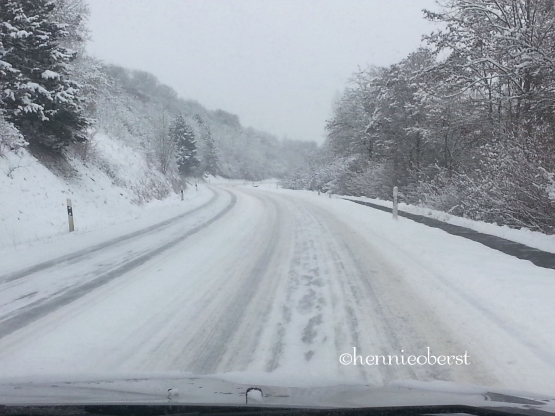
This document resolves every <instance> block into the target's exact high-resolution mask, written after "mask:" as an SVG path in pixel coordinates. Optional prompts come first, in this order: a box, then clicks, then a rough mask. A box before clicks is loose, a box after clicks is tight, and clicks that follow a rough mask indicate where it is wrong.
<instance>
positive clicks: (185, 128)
mask: <svg viewBox="0 0 555 416" xmlns="http://www.w3.org/2000/svg"><path fill="white" fill-rule="evenodd" d="M169 137H170V138H171V140H172V141H173V142H174V143H175V146H176V152H175V154H176V160H177V166H178V168H179V173H180V174H181V175H183V176H189V175H191V174H192V173H193V171H194V169H195V168H196V167H197V166H199V161H198V159H197V142H196V138H195V132H194V131H193V128H192V127H191V126H190V125H189V124H188V123H187V122H186V121H185V119H184V118H183V116H182V115H178V116H177V117H176V118H175V119H174V120H173V121H172V123H171V125H170V128H169Z"/></svg>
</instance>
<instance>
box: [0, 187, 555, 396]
mask: <svg viewBox="0 0 555 416" xmlns="http://www.w3.org/2000/svg"><path fill="white" fill-rule="evenodd" d="M209 188H210V189H209V190H206V192H205V193H204V194H203V195H205V198H204V199H199V201H197V202H198V203H197V205H196V206H194V207H192V206H191V207H188V208H182V211H181V212H180V213H179V216H178V217H177V218H176V219H175V220H173V221H163V222H162V223H161V224H160V225H157V226H153V225H150V227H149V228H148V229H144V230H142V231H141V230H136V229H135V230H133V233H130V232H128V233H127V234H122V235H120V236H118V237H114V238H111V239H108V241H102V242H101V241H100V240H99V241H96V242H94V244H93V242H92V241H89V240H90V239H89V240H87V243H86V244H85V243H81V245H79V237H80V236H75V238H76V239H77V240H76V242H75V245H74V249H73V250H71V249H70V248H66V252H65V253H57V255H56V256H54V258H45V256H44V255H43V256H42V257H40V256H31V254H32V253H30V252H26V251H25V250H23V251H21V250H20V251H15V250H14V252H13V253H12V255H10V256H9V259H8V257H7V254H6V253H7V252H3V253H2V255H3V256H6V257H5V258H4V259H3V260H2V263H3V264H6V265H7V264H9V268H8V267H5V268H4V269H3V270H0V376H1V377H12V376H22V375H33V374H36V375H49V374H52V375H54V374H55V375H59V374H67V375H72V374H73V375H86V374H99V373H109V374H114V373H120V374H123V373H125V374H129V373H148V372H157V373H159V372H164V371H191V372H194V373H202V374H211V373H223V372H230V371H249V372H262V373H272V374H274V375H276V377H281V379H282V380H285V384H286V383H287V380H288V378H290V379H291V380H292V383H293V382H294V381H293V380H298V379H299V378H306V379H313V380H320V381H321V380H328V381H333V380H336V381H338V382H346V381H351V382H360V383H365V384H378V385H382V384H384V383H388V382H390V381H393V380H399V379H417V380H424V381H427V380H438V379H439V380H447V381H454V382H459V383H471V384H479V385H486V386H492V387H505V388H514V389H519V390H528V391H534V392H538V393H548V394H550V393H552V392H553V391H555V348H554V346H555V325H553V322H552V319H553V317H554V316H555V306H554V305H555V302H554V301H553V300H554V299H555V271H553V270H546V269H541V268H538V267H535V266H533V265H532V264H531V263H529V262H527V261H523V260H518V259H515V258H512V257H510V256H507V255H505V254H502V253H499V252H497V251H495V250H492V249H489V248H487V247H484V246H482V245H480V244H478V243H475V242H472V241H468V240H464V239H462V238H460V237H456V236H452V235H448V234H446V233H444V232H443V231H441V230H437V229H430V228H427V227H425V226H423V225H420V224H415V223H413V222H411V221H410V220H406V219H400V221H398V222H394V221H393V220H391V218H390V216H389V215H388V214H386V213H383V212H379V211H375V210H371V209H368V208H366V207H363V206H359V205H356V204H353V203H350V202H348V201H343V200H339V199H328V198H327V196H324V195H322V196H317V195H316V194H314V193H310V192H295V191H286V190H276V189H273V188H274V185H267V184H266V185H261V186H260V187H258V188H254V187H249V186H239V185H218V186H210V187H209ZM83 238H84V236H83ZM83 241H84V240H83ZM34 250H35V251H34V252H37V248H36V247H35V248H34ZM353 347H356V348H357V354H360V355H361V356H362V357H366V356H367V355H397V356H399V357H400V356H401V355H405V356H409V355H411V354H414V355H420V354H426V351H427V348H430V350H431V352H432V354H435V355H462V354H464V353H465V352H467V354H468V356H469V357H470V365H360V362H359V363H358V364H357V365H353V364H351V365H342V364H340V362H339V357H340V356H341V355H342V354H345V353H350V354H352V353H353Z"/></svg>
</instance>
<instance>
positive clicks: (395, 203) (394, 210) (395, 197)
mask: <svg viewBox="0 0 555 416" xmlns="http://www.w3.org/2000/svg"><path fill="white" fill-rule="evenodd" d="M392 212H393V219H394V220H396V219H397V187H396V186H395V187H394V188H393V210H392Z"/></svg>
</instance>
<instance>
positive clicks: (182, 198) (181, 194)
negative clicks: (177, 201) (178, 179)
mask: <svg viewBox="0 0 555 416" xmlns="http://www.w3.org/2000/svg"><path fill="white" fill-rule="evenodd" d="M181 200H182V201H183V188H181Z"/></svg>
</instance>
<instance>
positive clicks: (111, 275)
mask: <svg viewBox="0 0 555 416" xmlns="http://www.w3.org/2000/svg"><path fill="white" fill-rule="evenodd" d="M226 193H228V194H230V195H231V201H230V202H229V203H228V204H227V206H226V207H225V208H224V209H223V210H222V211H220V212H219V213H218V214H217V215H215V216H214V217H212V218H211V219H209V220H208V221H206V222H204V223H203V224H200V225H198V226H196V227H194V228H192V229H191V230H189V231H187V232H185V233H184V234H182V235H180V236H179V237H177V238H174V239H173V240H171V241H169V242H167V243H165V244H163V245H161V246H159V247H157V248H156V249H153V250H150V251H149V252H147V253H145V254H143V255H140V256H138V257H135V258H133V259H132V260H130V261H128V262H126V263H124V264H123V265H121V266H119V267H117V268H115V269H113V270H110V271H108V272H106V273H103V274H101V275H99V276H98V277H97V278H95V279H94V280H92V281H89V282H87V283H85V284H82V285H80V286H78V287H75V288H72V289H70V290H67V291H65V292H64V293H62V294H60V295H59V296H57V297H54V298H48V299H46V300H44V301H37V302H36V303H32V304H30V305H28V306H27V307H24V308H22V309H21V310H19V311H18V314H17V315H15V316H12V317H10V318H8V319H5V320H3V321H2V323H1V326H0V338H3V337H5V336H7V335H9V334H11V333H13V332H15V331H17V330H18V329H20V328H23V327H25V326H26V325H28V324H30V323H32V322H33V321H36V320H37V319H39V318H42V317H43V316H45V315H48V314H49V313H52V312H54V311H56V310H58V309H59V308H61V307H63V306H65V305H67V304H69V303H71V302H73V301H75V300H76V299H79V298H80V297H82V296H85V295H86V294H88V293H90V292H91V291H93V290H94V289H97V288H99V287H101V286H103V285H105V284H107V283H108V282H110V281H112V280H114V279H116V278H118V277H120V276H121V275H123V274H125V273H127V272H129V271H131V270H133V269H135V268H137V267H139V266H141V265H142V264H144V263H146V262H147V261H149V260H151V259H153V258H155V257H156V256H157V255H159V254H161V253H162V252H164V251H166V250H168V249H170V248H172V247H174V246H175V245H177V244H179V243H181V242H182V241H184V240H185V239H187V238H188V237H190V236H191V235H193V234H196V233H198V232H199V231H201V230H202V229H204V228H206V227H208V226H209V225H210V224H212V223H213V222H215V221H217V220H218V219H220V218H221V217H223V216H224V215H225V214H227V213H228V212H229V211H230V210H231V209H232V208H233V206H234V205H235V203H236V201H237V198H236V196H235V195H233V194H231V193H230V192H227V191H226ZM215 196H216V194H215ZM213 199H215V197H214V198H212V200H213ZM204 206H206V204H205V205H204ZM200 208H201V207H199V208H197V209H195V211H198V209H200ZM190 213H191V211H190V212H189V213H187V214H190ZM184 216H185V214H183V215H181V216H180V218H183V217H184ZM172 221H175V218H174V219H172ZM164 223H165V222H164ZM159 225H160V224H159ZM165 225H168V224H165ZM149 228H150V227H149ZM149 231H152V229H151V230H149ZM133 234H135V235H134V236H137V234H136V233H133ZM142 234H145V233H141V234H139V235H142ZM130 238H131V237H130ZM86 254H90V253H86ZM47 267H51V266H47ZM35 272H36V271H35Z"/></svg>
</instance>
